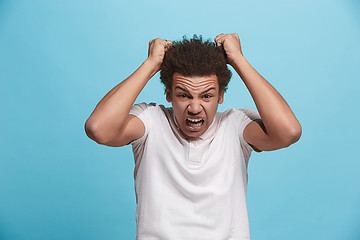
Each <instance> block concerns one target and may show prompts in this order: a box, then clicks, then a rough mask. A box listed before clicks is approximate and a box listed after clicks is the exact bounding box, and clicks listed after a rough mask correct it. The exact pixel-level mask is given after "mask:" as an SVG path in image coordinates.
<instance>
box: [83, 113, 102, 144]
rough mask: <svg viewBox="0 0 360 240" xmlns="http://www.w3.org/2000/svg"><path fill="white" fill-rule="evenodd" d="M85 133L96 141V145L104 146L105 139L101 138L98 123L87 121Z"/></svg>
mask: <svg viewBox="0 0 360 240" xmlns="http://www.w3.org/2000/svg"><path fill="white" fill-rule="evenodd" d="M84 128H85V133H86V135H87V136H88V137H89V138H90V139H92V140H94V141H95V142H96V143H98V144H103V142H104V141H103V139H102V138H101V136H100V135H99V131H98V127H97V125H96V123H94V122H92V121H91V120H89V119H88V120H87V121H86V122H85V126H84Z"/></svg>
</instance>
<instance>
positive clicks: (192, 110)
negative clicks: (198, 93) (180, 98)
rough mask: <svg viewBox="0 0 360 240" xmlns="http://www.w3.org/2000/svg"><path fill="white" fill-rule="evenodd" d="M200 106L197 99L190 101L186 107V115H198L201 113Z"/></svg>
mask: <svg viewBox="0 0 360 240" xmlns="http://www.w3.org/2000/svg"><path fill="white" fill-rule="evenodd" d="M201 110H202V106H201V104H200V102H199V101H198V100H197V99H192V101H191V102H190V104H189V106H188V113H189V115H198V114H199V113H201Z"/></svg>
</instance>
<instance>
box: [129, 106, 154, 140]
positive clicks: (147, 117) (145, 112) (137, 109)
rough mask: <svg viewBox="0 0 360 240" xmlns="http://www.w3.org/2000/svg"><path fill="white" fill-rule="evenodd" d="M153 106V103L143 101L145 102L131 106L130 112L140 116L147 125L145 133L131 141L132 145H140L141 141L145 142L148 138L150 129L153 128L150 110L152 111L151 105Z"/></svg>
mask: <svg viewBox="0 0 360 240" xmlns="http://www.w3.org/2000/svg"><path fill="white" fill-rule="evenodd" d="M153 106H154V105H153V104H147V103H144V102H143V103H139V104H135V105H133V106H132V107H131V109H130V112H129V114H131V115H134V116H136V117H138V118H139V119H140V120H141V121H142V122H143V124H144V126H145V134H144V135H143V136H142V137H141V138H139V139H136V140H134V141H132V142H131V144H132V145H134V144H135V145H138V144H140V143H143V142H144V141H145V139H146V138H147V135H148V134H149V131H150V129H151V123H152V118H151V113H150V112H151V107H153Z"/></svg>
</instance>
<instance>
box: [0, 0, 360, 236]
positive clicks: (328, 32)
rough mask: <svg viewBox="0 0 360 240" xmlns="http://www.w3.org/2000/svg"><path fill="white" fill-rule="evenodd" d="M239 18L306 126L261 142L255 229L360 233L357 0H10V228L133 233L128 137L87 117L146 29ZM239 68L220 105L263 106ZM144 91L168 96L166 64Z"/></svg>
mask: <svg viewBox="0 0 360 240" xmlns="http://www.w3.org/2000/svg"><path fill="white" fill-rule="evenodd" d="M233 32H236V33H238V34H239V36H240V39H241V43H242V49H243V53H244V56H245V57H246V58H247V59H248V61H249V62H250V64H252V66H253V67H254V68H255V69H256V70H257V71H258V72H259V73H260V74H261V75H262V76H263V77H264V78H266V79H267V80H268V81H269V82H270V83H271V84H272V85H273V86H274V87H275V88H276V89H277V90H278V91H279V92H280V93H281V94H282V96H283V97H284V98H285V99H286V101H287V102H288V104H289V105H290V107H291V108H292V109H293V111H294V112H295V114H296V116H297V117H298V119H299V121H300V123H301V124H302V127H303V135H302V137H301V139H300V141H299V142H297V143H295V144H294V145H292V146H291V147H289V148H287V149H281V150H277V151H273V152H263V153H255V152H254V153H253V154H252V157H251V159H250V163H249V183H248V192H247V201H248V213H249V221H250V232H251V237H252V240H261V239H280V240H282V239H284V240H285V239H286V240H287V239H292V240H297V239H299V240H300V239H301V240H303V239H327V240H332V239H334V240H339V239H345V240H350V239H351V240H355V239H360V207H359V203H360V188H359V183H360V174H359V168H360V161H359V157H358V152H357V150H358V149H359V146H358V143H359V140H358V135H359V133H360V131H359V124H358V123H357V121H358V119H359V117H360V115H359V112H358V111H359V107H358V96H359V90H360V89H359V86H360V84H359V81H360V79H359V75H358V70H359V68H360V61H359V56H360V47H359V43H360V3H359V2H358V1H356V0H343V1H340V0H332V1H329V0H318V1H312V0H303V1H286V0H282V1H281V0H275V1H265V0H258V1H229V0H225V1H221V2H220V1H210V0H207V1H204V0H198V1H187V0H186V1H185V0H184V1H178V2H171V1H163V0H154V1H132V2H131V1H115V0H103V1H94V0H88V1H85V0H81V1H69V0H66V1H64V0H63V1H45V0H44V1H39V0H32V1H23V0H19V1H9V0H0V80H1V86H0V97H1V120H0V131H1V138H0V147H1V151H0V159H1V160H0V239H4V240H20V239H41V240H42V239H87V240H93V239H94V240H95V239H96V240H97V239H109V240H111V239H135V235H136V225H135V209H136V203H135V193H134V180H133V168H134V160H133V157H132V152H131V147H130V146H126V147H123V148H112V147H107V146H103V145H98V144H97V143H95V142H93V141H92V140H91V139H89V138H88V137H87V136H86V134H85V131H84V123H85V121H86V119H87V118H88V117H89V115H90V114H91V112H92V111H93V109H94V108H95V106H96V104H97V103H98V102H99V101H100V99H101V98H102V97H103V96H104V95H105V94H106V93H107V92H108V91H109V90H110V89H111V88H112V87H114V86H115V85H116V84H118V83H119V82H120V81H122V80H123V79H125V78H126V77H128V76H129V75H130V74H131V73H132V72H133V71H134V70H135V69H136V68H137V67H138V66H139V65H140V64H141V63H142V62H143V61H144V60H145V59H146V57H147V47H148V42H149V40H151V39H153V38H156V37H160V38H165V39H169V40H180V39H181V38H182V36H183V35H184V34H187V36H189V37H191V36H192V35H193V34H198V35H202V36H203V37H204V38H205V39H207V38H212V39H214V38H215V36H216V35H217V34H219V33H233ZM231 70H232V71H233V69H231ZM233 73H234V75H233V78H232V80H231V83H230V85H229V90H228V92H227V93H226V95H225V102H224V104H223V105H222V106H221V107H220V110H221V111H223V110H224V109H227V108H229V107H250V108H253V109H256V108H255V105H254V103H253V101H252V99H251V96H250V95H249V93H248V91H247V89H246V87H245V86H244V84H243V83H242V81H241V79H240V78H239V77H238V76H237V74H236V72H235V71H233ZM143 101H145V102H157V103H160V104H161V103H163V104H167V103H166V101H165V98H164V95H163V87H162V85H161V84H160V80H159V74H156V75H155V76H154V77H153V79H152V80H151V81H150V82H149V84H148V85H147V86H146V87H145V89H144V90H143V92H142V93H141V94H140V96H139V98H138V99H137V101H136V102H143Z"/></svg>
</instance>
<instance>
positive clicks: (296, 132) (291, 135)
mask: <svg viewBox="0 0 360 240" xmlns="http://www.w3.org/2000/svg"><path fill="white" fill-rule="evenodd" d="M301 134H302V127H301V125H300V123H299V124H298V125H296V126H293V127H291V128H289V129H288V131H287V134H286V137H284V138H283V139H282V143H283V146H284V148H285V147H289V146H290V145H292V144H294V143H296V142H297V141H299V139H300V137H301Z"/></svg>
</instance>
